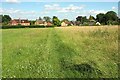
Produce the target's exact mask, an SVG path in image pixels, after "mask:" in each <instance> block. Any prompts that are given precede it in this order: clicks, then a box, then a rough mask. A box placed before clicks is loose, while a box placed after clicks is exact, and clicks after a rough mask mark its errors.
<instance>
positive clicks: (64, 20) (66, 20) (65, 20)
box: [61, 19, 69, 22]
mask: <svg viewBox="0 0 120 80" xmlns="http://www.w3.org/2000/svg"><path fill="white" fill-rule="evenodd" d="M61 22H69V20H68V19H63V20H62V21H61Z"/></svg>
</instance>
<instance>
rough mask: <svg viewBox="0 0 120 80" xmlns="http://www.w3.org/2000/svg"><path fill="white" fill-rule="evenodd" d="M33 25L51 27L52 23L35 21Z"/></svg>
mask: <svg viewBox="0 0 120 80" xmlns="http://www.w3.org/2000/svg"><path fill="white" fill-rule="evenodd" d="M35 25H40V26H52V25H53V24H52V22H46V21H43V20H38V19H37V20H36V22H35Z"/></svg>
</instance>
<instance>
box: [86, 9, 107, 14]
mask: <svg viewBox="0 0 120 80" xmlns="http://www.w3.org/2000/svg"><path fill="white" fill-rule="evenodd" d="M106 12H107V11H105V10H89V12H88V13H89V14H91V15H92V14H93V15H96V14H99V13H106Z"/></svg>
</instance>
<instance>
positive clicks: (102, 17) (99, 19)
mask: <svg viewBox="0 0 120 80" xmlns="http://www.w3.org/2000/svg"><path fill="white" fill-rule="evenodd" d="M96 21H97V22H100V23H101V24H106V17H105V14H104V13H99V14H97V15H96Z"/></svg>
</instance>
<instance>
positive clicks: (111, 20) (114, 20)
mask: <svg viewBox="0 0 120 80" xmlns="http://www.w3.org/2000/svg"><path fill="white" fill-rule="evenodd" d="M11 19H12V18H11V17H10V16H9V15H0V22H1V23H3V24H5V25H7V24H9V22H10V21H11ZM39 20H44V21H46V22H52V23H53V24H54V25H55V26H60V25H61V22H63V21H64V22H65V21H66V22H72V23H73V24H74V23H75V24H76V25H80V24H89V22H92V21H95V22H99V23H100V24H102V25H119V24H120V18H119V17H118V16H117V13H116V12H114V11H108V12H107V13H105V14H104V13H99V14H97V15H96V18H95V17H94V16H92V15H90V16H89V18H87V17H86V16H78V17H76V21H70V20H68V19H63V20H61V21H60V19H59V18H58V17H57V16H53V18H50V17H49V16H45V17H43V19H42V18H41V17H39ZM30 23H31V24H34V23H35V21H30Z"/></svg>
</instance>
